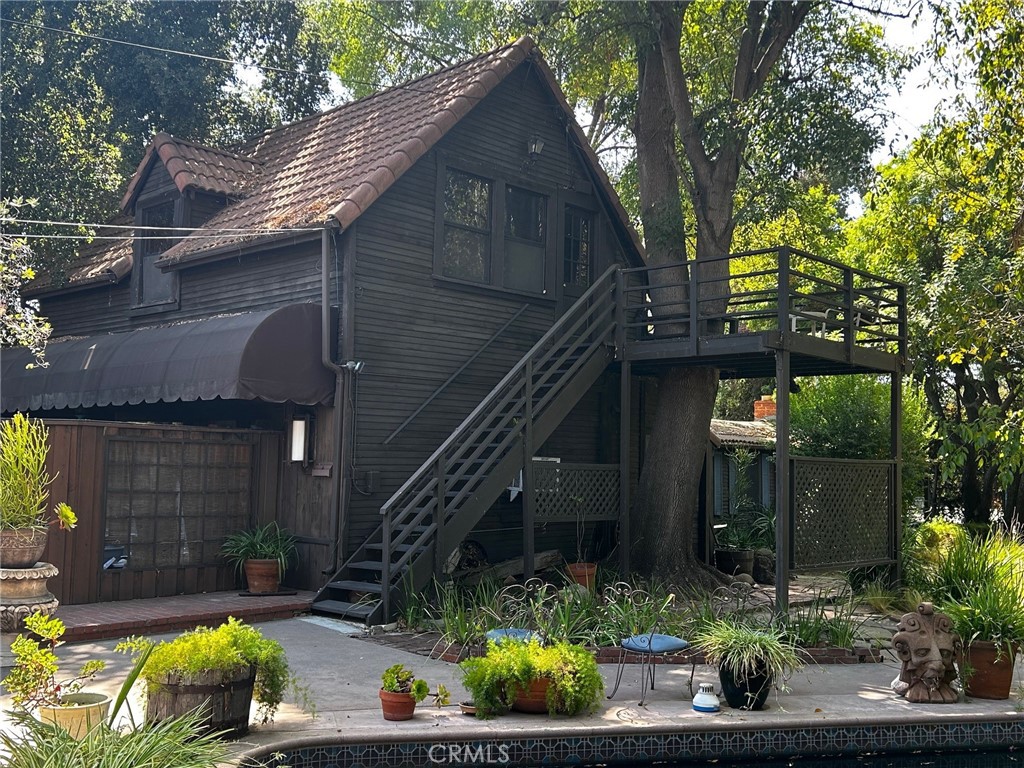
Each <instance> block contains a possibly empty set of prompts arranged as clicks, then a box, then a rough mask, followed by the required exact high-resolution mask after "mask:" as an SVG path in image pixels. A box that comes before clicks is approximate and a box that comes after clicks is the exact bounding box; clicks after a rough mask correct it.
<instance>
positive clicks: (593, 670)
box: [459, 640, 604, 718]
mask: <svg viewBox="0 0 1024 768" xmlns="http://www.w3.org/2000/svg"><path fill="white" fill-rule="evenodd" d="M459 667H460V669H461V670H462V674H463V680H462V683H463V686H465V688H466V690H467V691H469V693H470V695H471V696H472V699H473V704H474V705H475V706H476V716H477V717H479V718H489V717H493V716H494V715H500V714H504V713H506V712H508V711H509V710H510V709H515V710H517V711H522V712H548V713H549V714H553V715H577V714H580V713H583V712H590V711H593V709H594V708H595V707H596V706H597V705H598V703H599V702H600V701H601V697H602V695H603V694H604V680H603V679H602V678H601V673H600V671H598V668H597V661H596V660H595V659H594V656H593V654H592V653H591V652H590V651H588V650H587V649H586V648H583V647H582V646H578V645H572V644H570V643H567V642H564V641H559V642H557V643H554V644H552V645H541V644H540V643H539V642H537V641H536V640H531V641H530V642H526V643H524V642H521V641H516V640H505V641H502V642H500V643H494V642H491V643H488V644H487V653H486V654H485V655H484V656H477V657H473V658H469V659H466V660H465V661H463V662H462V663H461V664H460V665H459Z"/></svg>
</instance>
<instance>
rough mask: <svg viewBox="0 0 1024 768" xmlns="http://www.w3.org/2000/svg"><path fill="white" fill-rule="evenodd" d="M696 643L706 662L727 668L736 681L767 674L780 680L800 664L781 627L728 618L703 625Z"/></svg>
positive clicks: (796, 652) (794, 647)
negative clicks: (754, 624)
mask: <svg viewBox="0 0 1024 768" xmlns="http://www.w3.org/2000/svg"><path fill="white" fill-rule="evenodd" d="M696 642H697V645H698V646H699V647H700V649H701V650H702V651H703V652H704V658H705V659H706V660H707V663H708V664H712V665H714V666H716V667H718V668H719V669H730V670H732V672H733V674H734V675H735V676H736V678H737V679H739V680H745V679H747V678H751V677H755V676H757V675H763V674H768V675H769V676H771V677H772V678H774V679H775V680H784V679H785V678H786V677H788V676H789V674H791V673H792V672H794V671H796V670H797V669H799V668H800V667H802V666H803V662H802V661H801V660H800V656H799V655H798V651H797V648H796V646H795V645H794V643H793V641H792V640H791V639H790V638H789V637H787V636H786V633H785V632H784V631H782V630H779V629H776V628H774V627H771V626H765V627H756V626H753V625H751V624H749V623H747V622H746V621H744V620H742V619H740V620H736V619H733V618H732V617H726V618H721V619H718V620H716V621H714V622H711V623H709V624H707V625H706V626H705V627H704V629H703V630H702V631H701V632H700V634H698V635H697V638H696Z"/></svg>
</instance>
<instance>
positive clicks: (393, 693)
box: [378, 664, 449, 720]
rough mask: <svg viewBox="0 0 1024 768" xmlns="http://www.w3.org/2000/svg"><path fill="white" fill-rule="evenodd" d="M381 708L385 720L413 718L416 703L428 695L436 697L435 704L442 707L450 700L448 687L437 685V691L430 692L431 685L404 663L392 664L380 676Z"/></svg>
mask: <svg viewBox="0 0 1024 768" xmlns="http://www.w3.org/2000/svg"><path fill="white" fill-rule="evenodd" d="M380 683H381V685H380V692H379V693H378V696H379V697H380V708H381V711H382V712H383V713H384V719H385V720H411V719H412V716H413V715H414V714H415V712H416V705H417V704H418V703H419V702H421V701H423V700H424V699H425V698H427V696H433V697H434V704H435V705H436V706H438V707H442V706H444V705H445V704H447V703H448V701H449V694H448V689H447V688H445V687H444V686H443V685H438V686H437V693H433V694H432V693H430V686H429V685H428V684H427V681H426V680H422V679H420V678H418V677H416V675H415V674H413V671H412V670H411V669H409V668H408V667H406V666H405V665H404V664H392V665H391V666H390V667H388V668H387V669H385V670H384V674H382V675H381V676H380Z"/></svg>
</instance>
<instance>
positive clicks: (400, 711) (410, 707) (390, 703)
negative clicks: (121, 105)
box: [378, 688, 416, 720]
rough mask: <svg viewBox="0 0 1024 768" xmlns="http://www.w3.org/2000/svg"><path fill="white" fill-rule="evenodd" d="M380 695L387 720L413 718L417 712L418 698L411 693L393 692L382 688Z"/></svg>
mask: <svg viewBox="0 0 1024 768" xmlns="http://www.w3.org/2000/svg"><path fill="white" fill-rule="evenodd" d="M378 696H380V708H381V711H382V712H383V713H384V719H385V720H412V716H413V715H414V714H415V713H416V699H414V698H413V697H412V694H411V693H392V692H391V691H385V690H384V689H383V688H381V689H380V692H379V693H378Z"/></svg>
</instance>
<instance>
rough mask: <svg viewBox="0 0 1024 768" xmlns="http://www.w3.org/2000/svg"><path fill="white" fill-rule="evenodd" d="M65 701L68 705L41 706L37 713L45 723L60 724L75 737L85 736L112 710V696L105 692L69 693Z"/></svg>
mask: <svg viewBox="0 0 1024 768" xmlns="http://www.w3.org/2000/svg"><path fill="white" fill-rule="evenodd" d="M64 701H65V703H66V704H67V705H68V706H64V707H39V709H38V710H37V714H38V716H39V719H40V720H42V721H43V722H44V723H53V724H55V725H58V726H60V727H61V728H63V729H64V730H65V731H67V732H68V733H69V734H70V735H71V737H72V738H73V739H81V738H83V737H84V736H85V734H87V733H88V732H89V731H90V729H92V728H93V727H94V726H96V725H98V724H99V723H101V722H103V721H104V720H105V719H106V717H107V712H109V711H110V697H109V696H107V695H106V694H103V693H69V694H68V695H67V696H65V697H64Z"/></svg>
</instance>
